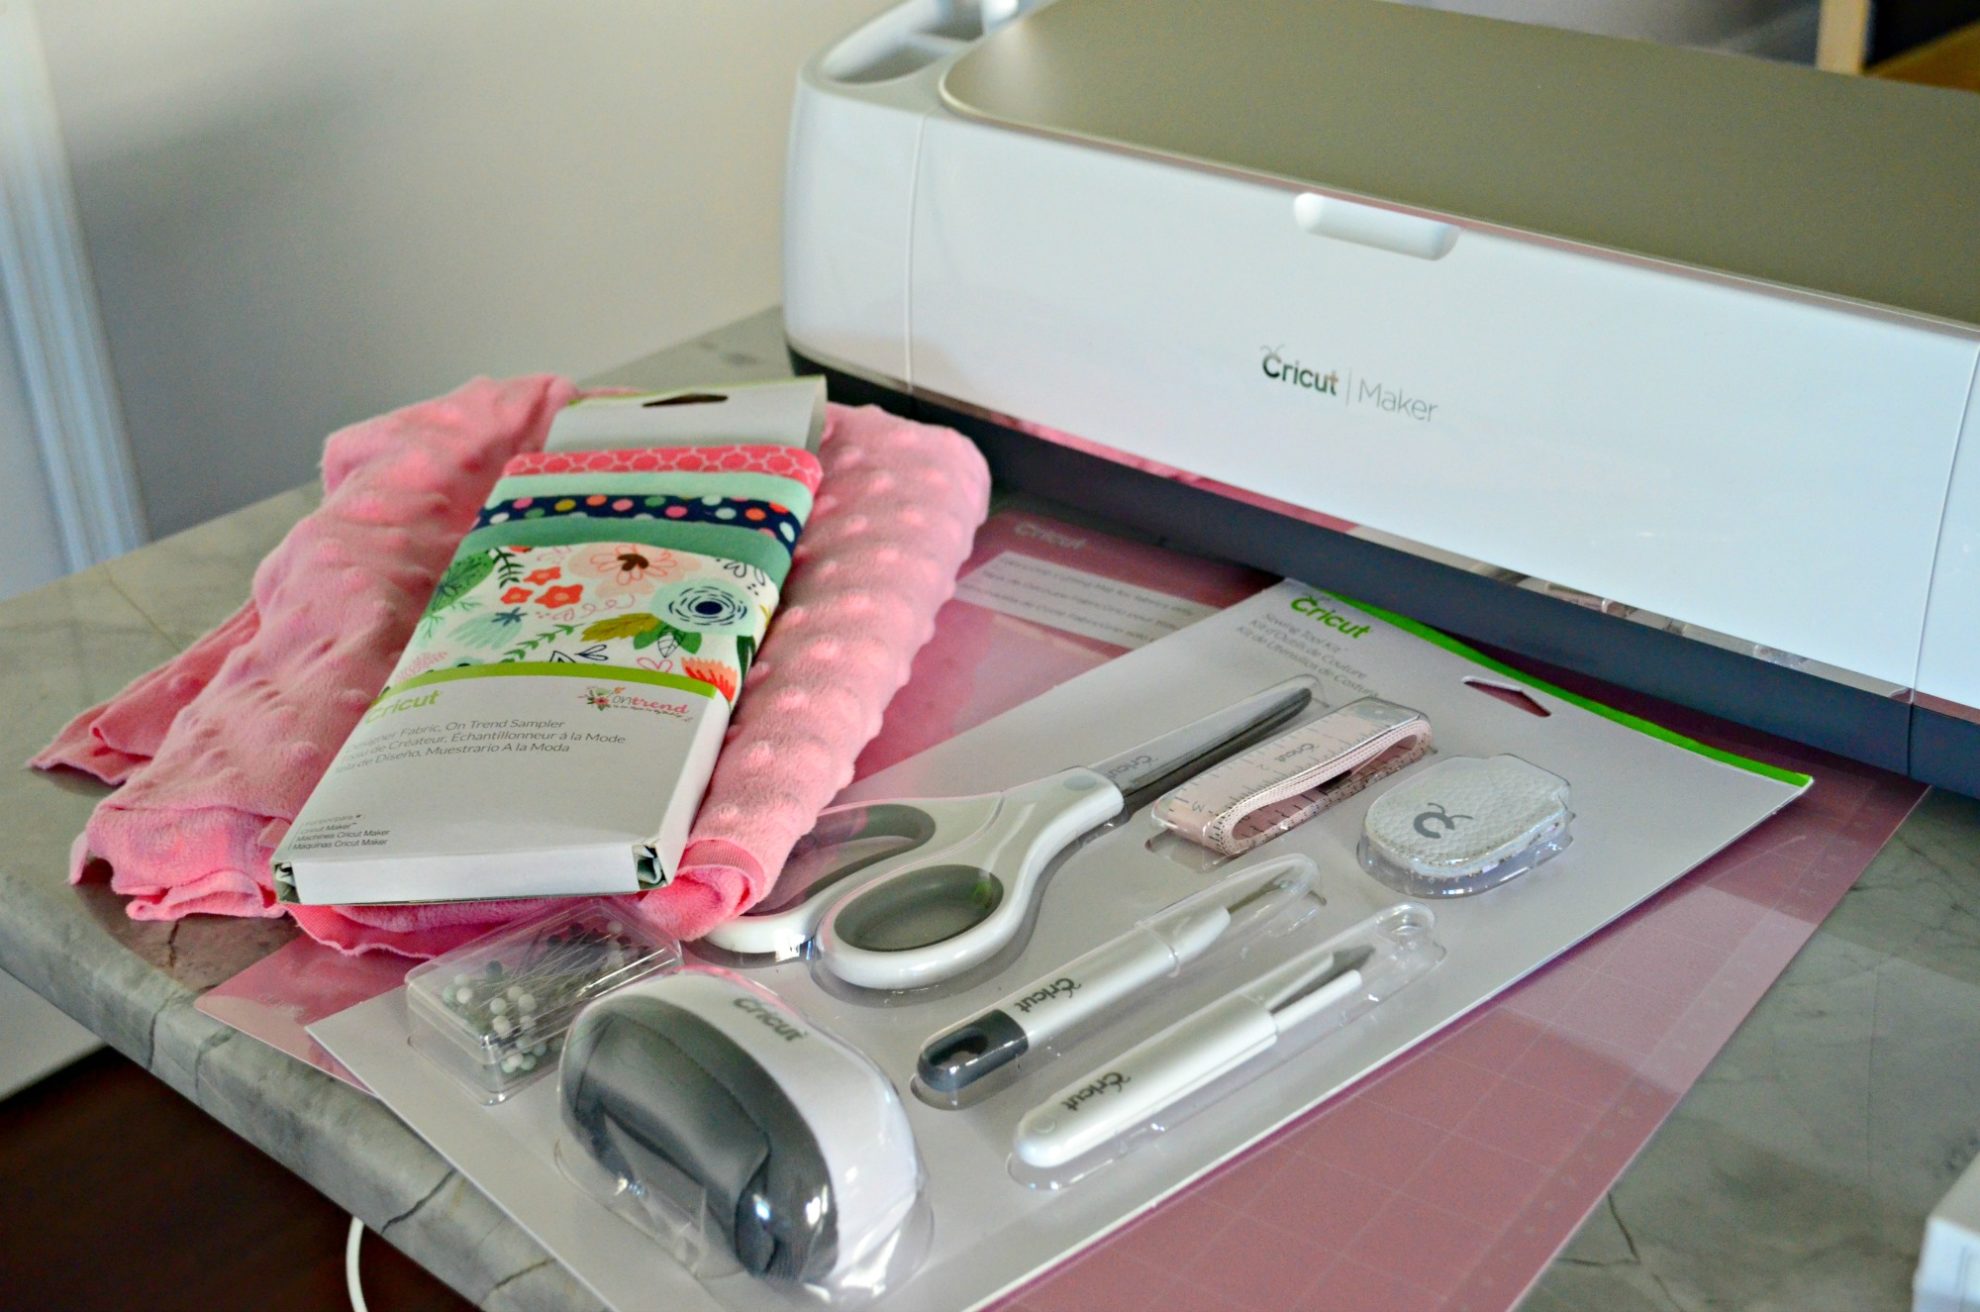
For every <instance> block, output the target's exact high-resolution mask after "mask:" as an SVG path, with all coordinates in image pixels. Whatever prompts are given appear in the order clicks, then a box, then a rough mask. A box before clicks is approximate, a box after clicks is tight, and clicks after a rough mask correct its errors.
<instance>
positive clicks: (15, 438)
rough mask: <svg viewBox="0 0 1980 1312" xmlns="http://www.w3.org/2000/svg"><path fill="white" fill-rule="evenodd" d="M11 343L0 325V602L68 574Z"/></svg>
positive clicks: (1, 311) (9, 333) (1, 323)
mask: <svg viewBox="0 0 1980 1312" xmlns="http://www.w3.org/2000/svg"><path fill="white" fill-rule="evenodd" d="M4 311H5V307H4V306H0V314H4ZM13 342H14V339H13V333H12V331H11V327H10V325H8V324H7V323H5V322H4V321H0V488H5V489H6V490H7V500H8V511H7V513H6V514H4V515H0V601H4V600H5V599H6V598H8V597H11V596H13V595H14V594H15V593H18V592H26V591H27V590H28V589H29V588H38V587H40V586H41V585H42V584H44V583H47V582H48V581H50V580H51V579H55V578H59V577H60V576H61V575H62V574H64V573H66V572H67V564H66V562H64V560H63V559H62V539H61V536H60V535H59V534H58V533H57V531H56V527H55V515H54V512H53V511H51V510H50V509H49V506H48V480H47V478H46V476H45V475H44V474H43V472H42V468H41V453H40V451H39V450H38V449H37V447H36V445H35V438H34V429H33V428H32V427H31V426H30V420H29V416H28V404H27V394H26V391H25V390H24V389H23V387H22V384H21V373H20V368H19V366H18V362H17V360H16V358H15V355H14V344H13Z"/></svg>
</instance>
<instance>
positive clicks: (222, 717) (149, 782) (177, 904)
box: [32, 377, 989, 957]
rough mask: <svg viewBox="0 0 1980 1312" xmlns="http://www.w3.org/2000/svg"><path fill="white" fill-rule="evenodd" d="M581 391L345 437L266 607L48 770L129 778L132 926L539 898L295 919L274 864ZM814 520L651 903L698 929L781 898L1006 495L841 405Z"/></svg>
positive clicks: (512, 910)
mask: <svg viewBox="0 0 1980 1312" xmlns="http://www.w3.org/2000/svg"><path fill="white" fill-rule="evenodd" d="M575 394H576V392H575V389H574V388H573V387H572V385H571V384H570V383H568V382H566V381H564V380H562V379H556V378H549V377H536V378H524V379H516V380H512V381H507V382H494V381H489V380H486V379H483V380H477V381H475V382H472V383H469V384H467V385H466V386H464V387H462V388H460V389H459V390H457V391H455V392H454V393H452V394H450V395H448V396H445V397H442V398H439V399H437V400H433V401H427V402H423V403H421V404H419V405H414V406H410V407H408V408H406V409H404V410H399V411H395V412H393V413H392V414H388V415H384V416H381V417H379V418H377V419H372V420H368V421H366V422H365V423H362V424H358V425H356V426H354V427H352V428H348V429H345V430H343V431H341V432H339V433H336V434H334V435H333V436H332V437H331V438H330V440H329V441H328V442H327V443H326V445H325V447H324V460H323V474H324V488H325V497H324V500H323V504H322V505H321V506H320V507H319V508H318V509H317V510H316V511H314V512H313V513H311V514H310V515H308V516H307V517H305V518H304V519H303V520H302V521H301V522H300V523H298V524H297V525H296V527H295V528H294V529H292V530H291V531H290V533H289V535H288V536H287V537H286V538H285V539H284V540H283V541H282V544H281V545H280V546H278V547H277V548H276V549H275V550H274V551H273V552H271V553H270V554H269V556H268V558H267V559H266V560H264V561H263V562H262V564H261V566H260V568H259V569H258V570H257V571H256V573H255V579H254V586H253V591H252V597H251V600H250V601H249V602H248V604H247V605H245V606H243V607H242V608H241V610H240V611H238V612H236V613H235V614H234V615H233V616H231V617H230V618H229V619H227V620H226V621H225V622H224V623H222V624H221V625H220V626H219V627H218V628H217V629H215V630H214V631H213V632H212V633H210V634H208V635H207V636H206V637H204V638H202V639H201V640H200V641H199V642H197V643H195V644H194V645H193V646H191V647H189V648H188V649H187V650H186V651H185V652H183V653H181V654H180V655H179V656H178V657H177V658H175V659H174V660H172V661H170V662H168V663H167V664H166V665H164V666H161V667H160V668H159V669H157V670H154V671H152V672H151V673H149V674H147V675H144V676H143V677H141V678H139V679H138V680H136V681H135V682H133V683H132V684H131V685H130V686H129V687H128V688H126V689H125V690H124V691H123V692H121V693H119V694H118V695H117V696H116V697H114V698H112V699H111V700H110V701H109V702H107V703H105V704H103V705H101V706H97V707H94V708H92V709H90V710H88V711H85V712H84V713H83V714H81V715H80V716H78V717H76V719H75V720H74V721H72V722H71V723H70V724H69V725H68V726H67V727H66V728H64V729H63V730H62V732H61V733H60V734H58V735H57V736H56V738H55V740H54V742H52V743H51V744H49V746H48V747H47V748H46V749H45V750H43V751H42V753H41V754H40V755H38V756H37V757H36V758H35V759H34V761H33V762H32V764H33V765H34V766H36V767H37V768H40V769H53V768H57V767H69V768H73V769H78V770H83V771H86V772H88V773H90V774H93V775H95V776H97V777H98V778H100V779H102V780H104V781H105V782H107V783H113V784H121V785H122V787H120V788H119V789H118V791H117V792H115V793H113V794H111V795H110V796H109V797H106V798H105V799H104V800H103V801H102V802H101V803H99V804H98V806H97V809H96V811H95V813H94V814H93V815H92V816H91V818H90V822H89V825H88V827H87V828H86V830H85V831H84V833H83V834H82V835H81V836H80V837H79V838H78V839H77V842H76V848H75V854H74V866H73V869H72V872H71V878H72V879H75V880H80V879H81V878H82V877H83V876H84V874H85V872H86V870H87V869H88V867H89V866H90V864H91V863H92V861H94V860H102V861H104V862H107V863H108V865H109V867H110V871H111V875H110V878H111V887H112V888H113V889H115V890H116V891H117V892H119V893H122V894H124V895H126V896H127V897H129V898H130V899H131V900H130V902H129V904H128V909H129V912H130V914H131V916H132V917H133V918H135V919H140V920H175V919H178V918H179V917H182V916H186V915H191V914H194V913H197V912H207V913H213V914H219V915H235V916H264V917H267V916H279V915H282V914H284V913H288V914H291V915H293V916H294V917H295V919H296V921H297V923H298V924H299V925H301V927H302V928H303V929H304V931H305V932H307V933H308V934H309V935H310V936H311V937H313V938H316V939H318V940H319V941H322V942H325V943H328V944H331V945H332V946H335V947H337V948H339V949H342V950H344V951H346V952H364V951H372V950H386V951H392V952H398V953H402V954H404V955H407V956H417V957H424V956H432V955H435V954H437V953H439V952H444V951H446V950H447V949H449V948H451V947H454V946H456V945H458V944H459V943H461V942H463V941H465V940H466V939H468V938H471V937H473V936H475V935H476V934H479V933H482V932H484V931H486V930H487V929H489V928H491V927H493V926H495V925H498V924H501V923H504V922H506V921H508V920H512V919H516V918H518V917H522V916H526V915H530V914H533V913H534V912H536V911H539V910H541V909H542V907H543V906H544V905H545V904H544V903H542V902H537V901H503V902H455V903H431V904H419V905H408V906H365V907H298V906H287V905H284V904H281V903H278V902H277V901H276V900H275V895H274V888H273V883H272V881H271V878H270V875H269V857H270V855H271V854H272V853H273V851H274V847H275V845H276V844H277V843H278V842H280V840H281V837H282V835H283V833H285V832H286V830H287V827H288V824H289V822H290V821H291V820H292V819H293V818H294V817H295V815H296V812H297V811H298V810H299V809H300V808H301V806H302V804H303V802H304V800H305V799H306V798H307V797H308V795H309V792H310V790H311V788H313V787H314V786H315V783H316V780H317V779H318V778H319V777H320V776H321V774H322V772H323V770H324V769H325V768H326V767H327V766H328V765H329V762H330V760H331V758H332V757H333V756H334V755H335V753H336V749H337V747H338V746H339V745H340V744H341V743H342V742H343V740H344V738H345V737H346V736H347V735H348V734H349V732H350V730H351V728H352V727H353V726H354V725H355V724H356V723H357V720H358V717H359V715H361V714H362V713H363V711H364V709H365V708H366V707H367V706H368V705H369V704H370V702H371V700H372V699H373V698H374V697H375V696H376V695H377V693H378V691H379V689H380V688H381V687H382V686H383V684H384V681H385V679H386V677H387V676H388V675H389V673H390V671H391V668H392V664H393V661H394V660H395V659H396V657H397V655H398V653H399V650H400V648H401V647H403V646H404V644H405V642H406V640H407V639H408V638H409V637H410V636H411V633H412V630H413V626H414V624H415V623H416V622H417V620H418V618H419V614H420V612H421V610H422V608H423V607H424V605H425V602H426V599H427V597H428V596H429V595H430V594H431V592H432V589H433V586H434V583H435V582H436V581H437V580H438V578H439V576H440V573H441V572H442V571H443V570H444V569H445V568H446V565H447V562H448V561H449V560H450V559H451V557H452V553H453V550H454V547H455V545H456V544H457V543H458V541H459V539H460V537H461V535H462V534H463V533H464V532H465V531H466V530H467V528H468V527H469V526H470V525H471V524H472V522H473V519H474V515H475V512H476V510H477V509H478V508H479V507H480V506H481V504H482V502H483V500H484V498H485V497H486V496H487V494H488V492H489V489H490V488H491V487H492V486H493V484H494V481H495V478H496V476H497V474H498V473H499V471H500V470H501V469H502V467H503V465H504V463H505V462H507V461H508V460H510V459H511V458H513V457H514V456H516V455H518V454H521V453H523V452H526V451H531V450H535V449H538V448H540V447H541V446H542V443H543V439H544V436H545V434H546V432H547V431H548V428H549V424H550V419H551V418H552V416H553V415H554V414H555V413H556V411H557V410H558V409H559V408H561V407H562V406H563V405H565V404H566V403H567V402H568V401H569V400H570V399H571V398H572V397H573V396H574V395H575ZM820 462H821V465H822V468H823V471H824V480H823V483H822V486H821V491H820V494H819V497H818V500H817V503H816V506H815V508H814V510H813V514H812V518H811V520H810V522H809V524H808V526H807V528H806V530H805V533H804V536H803V537H802V538H801V539H800V540H799V543H798V548H797V552H796V555H795V561H794V564H793V568H792V572H791V575H790V577H789V579H788V580H787V581H786V585H785V588H784V605H783V611H782V613H781V615H780V617H779V619H778V622H777V623H776V624H775V625H774V626H773V627H772V629H771V632H770V635H769V637H768V638H767V639H766V640H765V642H764V645H763V648H762V650H761V651H760V652H759V653H758V657H757V661H756V663H755V666H754V667H753V668H752V669H751V671H750V676H749V682H748V685H747V692H748V695H747V696H746V697H745V698H744V699H743V700H742V702H741V704H740V706H739V708H738V711H737V715H736V717H735V720H734V721H733V722H732V724H731V726H730V730H729V738H728V741H727V744H726V746H725V747H724V751H723V755H722V758H721V761H720V762H719V764H718V766H717V769H716V773H715V777H714V779H713V780H712V781H711V783H710V785H709V790H708V794H707V797H706V798H705V800H704V804H703V807H702V811H701V815H700V817H699V819H698V820H697V821H696V824H695V828H694V831H693V833H692V835H691V837H690V839H689V844H688V848H687V851H686V853H685V855H684V857H683V860H682V868H681V870H680V872H679V873H678V874H677V875H676V877H675V879H674V880H673V881H672V882H671V883H670V884H668V886H667V887H665V888H662V889H657V890H654V891H653V892H651V893H646V894H642V895H640V896H639V897H638V898H636V899H634V902H635V905H636V909H637V911H638V912H639V913H640V914H641V915H642V916H643V917H644V918H646V919H647V920H649V921H651V922H652V923H653V924H655V925H657V926H658V927H660V928H662V929H665V930H667V931H668V932H670V933H675V934H678V935H680V936H682V937H696V936H698V935H700V934H702V933H705V932H706V931H707V930H708V929H710V928H712V927H713V926H714V925H716V924H718V923H720V922H721V921H722V920H724V919H726V918H728V917H729V916H732V915H734V914H735V913H737V912H738V911H741V910H742V909H744V908H745V907H748V906H749V905H751V904H752V903H754V902H755V901H756V900H757V899H759V898H761V897H762V896H763V894H764V893H765V892H767V891H768V889H769V887H770V885H771V882H772V881H773V880H774V878H775V875H776V873H777V871H778V870H779V869H781V867H782V865H783V862H784V859H785V858H786V857H787V856H788V855H789V854H790V849H791V847H792V845H793V844H794V843H795V842H796V841H797V839H798V838H799V837H801V836H802V835H803V834H804V832H805V831H806V830H807V829H808V828H810V826H811V823H812V821H813V819H814V818H815V817H816V815H817V812H818V811H819V809H820V808H822V807H823V806H824V805H825V803H826V802H827V801H829V800H830V798H831V797H832V795H833V794H834V793H836V792H837V791H838V790H839V789H840V788H841V787H843V786H844V785H845V783H846V782H847V781H848V780H849V779H850V778H851V775H852V767H853V762H854V760H855V758H856V757H857V756H858V753H859V750H860V748H861V747H862V746H863V745H864V744H865V743H866V741H867V740H868V739H869V738H871V737H872V736H873V734H874V733H875V732H876V731H877V729H878V727H879V724H880V718H881V714H882V712H883V711H884V710H885V708H886V704H887V702H888V700H889V699H890V698H891V697H892V696H893V694H894V692H895V691H896V690H897V689H898V688H899V687H900V686H901V684H902V683H903V682H905V681H906V678H907V673H908V668H909V665H910V663H911V661H912V659H913V657H914V653H915V652H916V650H917V649H918V648H919V647H920V646H921V645H922V644H923V643H924V642H926V641H927V639H928V637H929V635H930V634H931V633H932V632H933V625H934V616H935V613H936V611H937V610H938V609H939V608H940V607H941V605H942V603H943V602H944V601H945V600H947V598H948V597H949V595H950V593H951V592H952V591H953V590H954V584H955V576H956V571H957V570H958V569H959V568H960V567H961V564H962V562H963V560H964V559H966V558H967V556H968V553H969V544H970V539H971V537H972V535H973V533H974V531H975V529H976V526H977V525H978V524H979V523H981V522H982V519H983V517H984V514H985V513H986V510H987V505H988V497H989V474H988V471H987V469H986V468H985V466H984V464H983V460H982V457H981V456H980V455H979V454H978V453H977V452H976V450H975V448H974V447H972V446H971V445H970V444H969V443H968V442H967V441H965V440H964V439H963V438H962V437H960V436H959V435H957V434H956V433H954V432H952V431H950V430H948V429H940V428H933V427H929V426H926V425H921V424H915V423H911V422H909V421H906V420H902V419H898V418H895V417H894V416H892V415H889V414H887V413H886V412H884V411H881V410H878V409H875V408H872V407H867V408H864V409H858V410H849V409H846V408H844V407H838V406H834V407H832V408H831V411H830V415H829V420H828V426H827V430H826V438H825V442H824V445H823V448H822V450H821V453H820Z"/></svg>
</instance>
